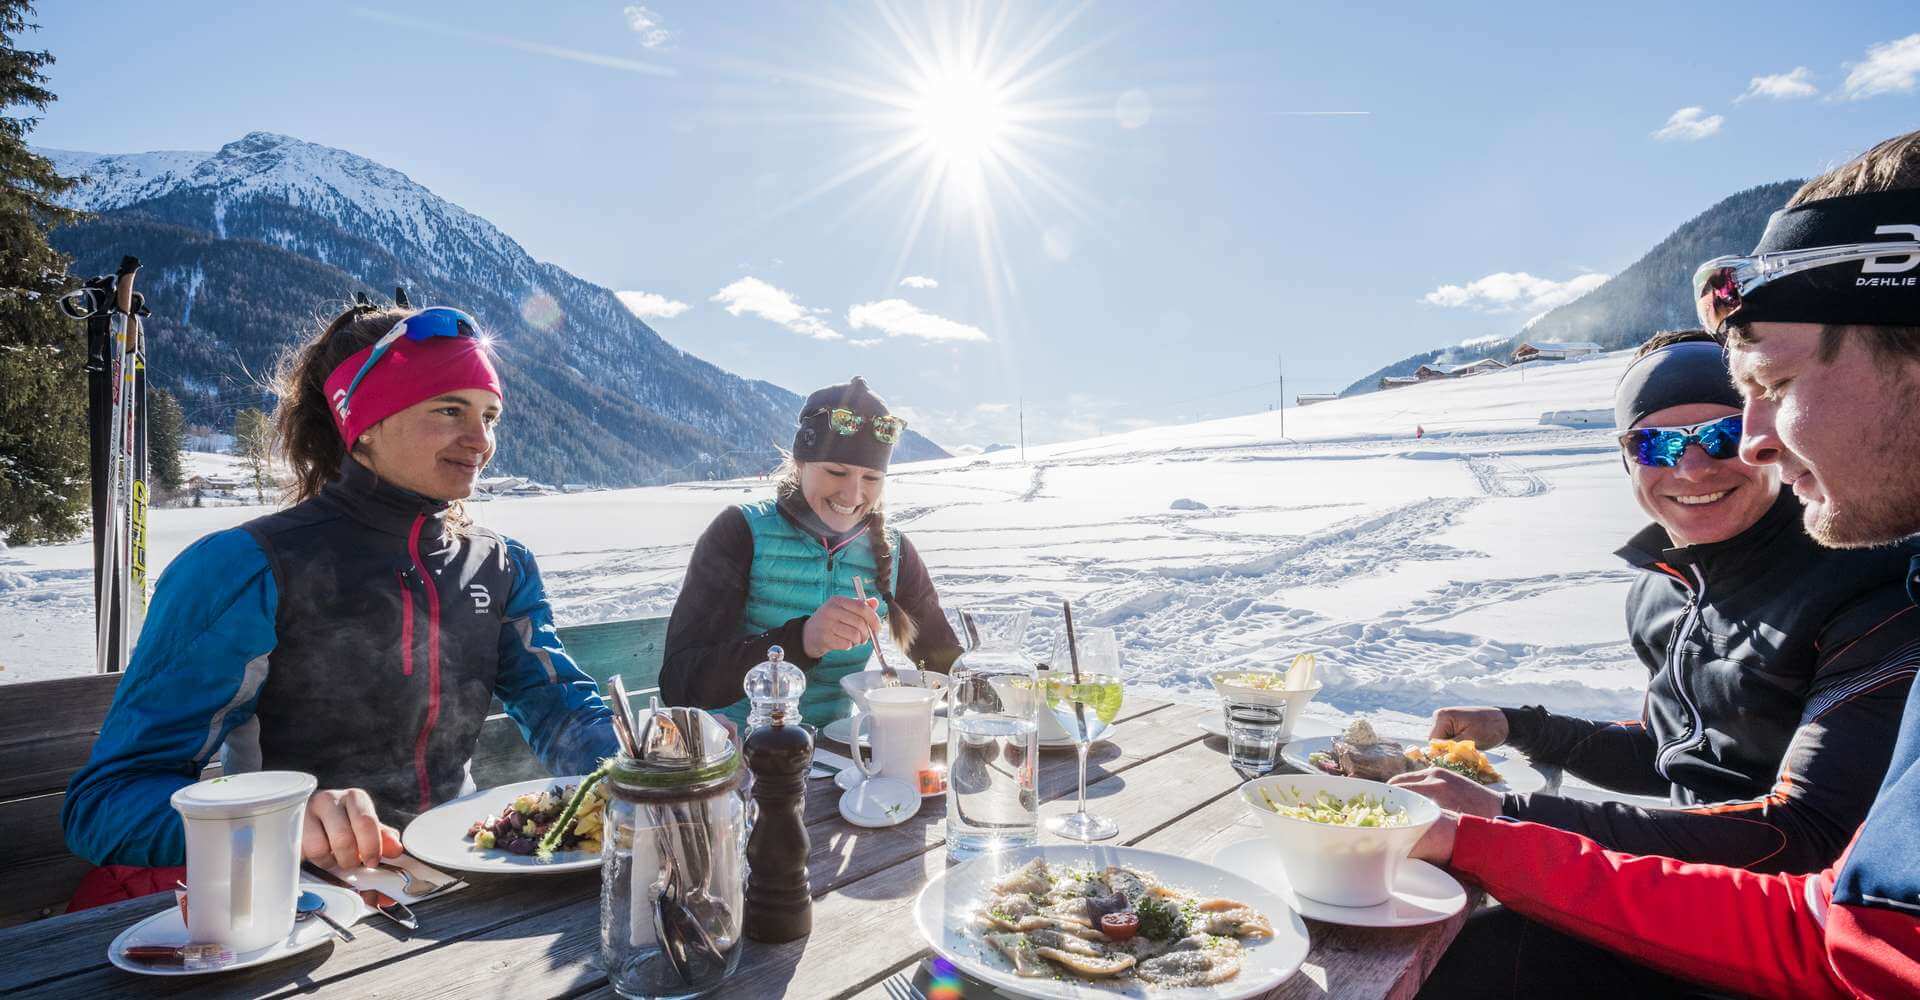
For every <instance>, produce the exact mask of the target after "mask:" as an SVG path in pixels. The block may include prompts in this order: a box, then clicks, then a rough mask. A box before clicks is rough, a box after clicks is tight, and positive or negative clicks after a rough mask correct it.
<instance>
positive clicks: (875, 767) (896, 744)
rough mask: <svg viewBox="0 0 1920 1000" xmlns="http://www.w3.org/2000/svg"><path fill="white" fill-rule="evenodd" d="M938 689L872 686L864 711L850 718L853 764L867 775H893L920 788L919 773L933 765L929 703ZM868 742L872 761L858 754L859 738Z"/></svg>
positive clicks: (932, 703) (890, 776) (937, 697)
mask: <svg viewBox="0 0 1920 1000" xmlns="http://www.w3.org/2000/svg"><path fill="white" fill-rule="evenodd" d="M940 700H941V692H939V691H936V690H933V689H931V688H916V687H897V688H874V689H872V690H870V691H868V692H867V711H866V712H865V713H863V714H861V715H857V716H855V717H854V720H853V763H854V766H856V767H858V768H860V773H861V774H864V775H866V776H867V777H869V778H893V779H895V780H897V781H904V782H906V783H907V787H909V788H919V787H920V772H922V771H926V770H929V769H930V768H932V766H933V706H934V704H935V703H937V702H939V701H940ZM862 735H865V736H866V738H867V740H868V742H869V743H870V744H871V750H872V762H871V763H869V762H868V760H867V759H866V758H865V757H862V756H861V755H860V738H861V736H862Z"/></svg>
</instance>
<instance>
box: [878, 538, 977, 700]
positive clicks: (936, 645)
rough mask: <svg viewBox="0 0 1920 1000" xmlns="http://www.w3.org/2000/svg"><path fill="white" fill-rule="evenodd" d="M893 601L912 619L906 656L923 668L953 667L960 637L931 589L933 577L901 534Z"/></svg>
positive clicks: (941, 671) (943, 669)
mask: <svg viewBox="0 0 1920 1000" xmlns="http://www.w3.org/2000/svg"><path fill="white" fill-rule="evenodd" d="M893 597H894V600H895V601H897V602H898V603H899V605H900V608H901V610H903V611H905V612H906V613H907V616H908V617H909V618H912V619H913V624H914V628H915V633H914V637H913V648H912V649H909V650H907V658H908V659H910V660H912V661H913V662H914V665H915V666H918V667H919V668H920V669H922V670H931V671H933V672H934V673H938V674H944V673H947V672H948V671H949V670H952V669H953V661H954V660H956V659H958V658H959V657H960V640H959V639H957V638H955V637H954V634H953V626H952V625H950V624H948V623H947V613H946V611H945V610H943V609H942V608H941V607H940V595H939V594H938V593H936V592H935V591H934V589H933V577H932V576H930V575H929V574H928V573H927V564H926V563H925V562H923V561H922V560H921V559H920V553H919V552H918V551H917V550H916V549H914V547H913V543H912V542H910V541H907V536H905V535H901V536H900V577H899V580H898V581H897V583H896V585H895V587H894V590H893Z"/></svg>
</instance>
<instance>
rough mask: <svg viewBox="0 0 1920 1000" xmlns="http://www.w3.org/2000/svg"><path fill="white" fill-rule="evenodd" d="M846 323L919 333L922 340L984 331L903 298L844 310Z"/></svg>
mask: <svg viewBox="0 0 1920 1000" xmlns="http://www.w3.org/2000/svg"><path fill="white" fill-rule="evenodd" d="M847 324H848V325H849V326H852V327H853V328H854V329H856V330H865V329H867V328H869V327H871V328H873V329H875V330H879V331H880V332H881V333H884V334H886V335H887V336H889V337H919V338H921V339H923V340H982V341H983V340H986V339H987V334H986V331H984V330H981V329H980V328H979V327H977V326H968V325H967V324H965V323H956V322H954V321H953V320H950V319H947V318H946V317H944V316H936V315H934V314H933V313H930V312H927V311H925V310H923V309H921V308H920V307H918V306H916V305H914V304H913V303H911V302H908V301H907V300H905V299H883V300H881V301H879V302H862V303H861V304H859V305H857V306H854V307H853V308H851V309H849V310H847Z"/></svg>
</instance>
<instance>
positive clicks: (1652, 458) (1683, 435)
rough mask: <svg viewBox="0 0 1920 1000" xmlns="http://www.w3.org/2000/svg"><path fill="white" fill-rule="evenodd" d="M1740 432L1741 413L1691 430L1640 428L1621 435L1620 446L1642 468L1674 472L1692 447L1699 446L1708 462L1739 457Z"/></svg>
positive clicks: (1690, 428) (1697, 425)
mask: <svg viewBox="0 0 1920 1000" xmlns="http://www.w3.org/2000/svg"><path fill="white" fill-rule="evenodd" d="M1740 428H1741V422H1740V414H1738V413H1735V414H1731V415H1729V416H1725V417H1721V418H1720V419H1718V420H1710V421H1708V422H1706V423H1704V424H1695V425H1693V426H1692V427H1640V428H1637V429H1635V430H1630V431H1628V432H1626V433H1625V434H1622V435H1620V446H1621V447H1623V448H1625V449H1626V451H1627V454H1629V455H1632V456H1633V460H1634V461H1636V462H1639V463H1640V464H1641V465H1645V466H1649V467H1651V468H1655V469H1671V468H1673V467H1674V466H1676V465H1679V464H1680V456H1682V455H1684V454H1686V452H1687V446H1688V445H1690V444H1697V445H1699V446H1700V450H1702V451H1704V452H1706V453H1707V457H1708V458H1714V459H1722V458H1732V457H1734V456H1735V455H1738V454H1740Z"/></svg>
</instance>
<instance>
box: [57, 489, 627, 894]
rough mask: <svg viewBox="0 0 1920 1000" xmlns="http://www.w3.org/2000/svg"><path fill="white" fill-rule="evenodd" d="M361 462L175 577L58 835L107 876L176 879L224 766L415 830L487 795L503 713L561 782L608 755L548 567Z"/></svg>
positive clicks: (607, 726) (199, 551)
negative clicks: (183, 798)
mask: <svg viewBox="0 0 1920 1000" xmlns="http://www.w3.org/2000/svg"><path fill="white" fill-rule="evenodd" d="M448 506H449V505H448V504H446V503H443V502H440V501H435V500H430V499H427V498H426V497H422V496H420V495H419V494H416V493H413V492H411V491H408V490H405V489H402V488H400V487H397V486H394V485H392V484H390V483H383V482H381V481H379V480H378V479H377V478H376V477H375V476H374V475H373V474H372V473H371V472H369V471H368V470H367V469H365V468H364V467H362V466H360V465H359V464H357V463H355V462H354V461H353V460H351V459H348V460H347V462H346V465H345V467H344V468H343V469H342V471H341V475H340V477H339V478H338V479H335V480H334V481H332V482H330V483H328V484H327V485H326V486H325V487H324V488H323V489H322V490H321V492H320V494H319V495H318V496H315V497H314V498H312V499H310V500H307V501H305V502H303V503H300V504H298V505H296V506H294V507H291V508H289V509H287V510H284V511H280V512H278V513H275V514H270V515H267V516H265V517H261V518H258V519H255V520H253V521H250V522H248V523H246V524H244V525H242V526H240V527H238V528H233V529H230V530H226V531H220V532H216V533H214V534H212V535H208V536H207V537H205V538H202V539H200V540H199V541H198V542H195V543H194V544H193V545H192V546H190V547H189V548H188V549H187V550H186V551H185V552H182V553H181V554H180V556H179V557H178V558H176V559H175V560H174V561H173V562H172V564H170V565H169V566H168V567H167V570H166V572H165V573H164V574H162V576H161V577H160V582H159V585H158V586H157V588H156V589H155V593H154V599H153V604H152V607H151V608H150V610H149V612H148V615H147V619H146V624H145V626H144V628H143V629H142V631H141V633H140V640H139V642H138V644H137V645H136V646H135V647H134V652H133V659H132V662H131V663H130V664H129V665H128V668H127V674H126V677H125V678H124V679H123V680H122V681H121V682H120V687H119V690H118V691H117V692H116V693H115V695H114V701H113V707H112V708H111V709H110V710H109V712H108V713H107V720H106V724H105V726H104V727H103V728H102V729H101V732H100V737H99V739H98V740H97V741H96V742H95V743H94V748H93V755H92V758H91V759H90V760H89V761H88V762H87V764H86V766H85V767H83V768H81V770H80V771H79V772H78V773H77V774H75V775H74V777H73V780H72V782H71V783H70V784H69V785H68V787H67V798H66V802H65V805H64V806H63V808H62V812H61V819H62V822H63V823H64V825H65V829H66V835H67V844H68V846H69V847H71V848H72V849H73V851H74V853H76V854H79V855H80V856H82V857H85V858H87V859H89V860H91V861H93V862H95V863H96V864H129V865H147V866H154V865H178V864H181V863H182V862H183V860H184V858H185V856H186V855H185V840H184V834H183V832H182V827H181V823H180V819H179V817H178V815H177V814H176V813H175V812H174V811H173V808H172V807H171V806H170V805H169V804H168V799H169V797H170V796H171V795H172V794H173V792H174V791H175V790H176V789H178V788H181V787H183V786H185V785H189V784H192V783H193V782H194V781H196V780H198V777H199V774H200V772H201V770H202V769H203V768H204V767H206V765H207V763H208V762H209V761H210V760H211V759H212V757H213V754H214V752H215V751H216V750H219V751H222V762H223V765H224V767H225V768H226V769H227V770H229V771H247V770H258V769H273V770H290V771H304V772H306V773H308V774H312V775H314V776H315V777H316V778H318V779H319V783H320V787H321V788H363V789H366V791H367V792H368V793H369V794H370V795H371V796H372V797H373V800H374V803H375V805H376V806H377V807H378V809H379V813H380V817H381V819H382V820H383V821H385V822H387V823H390V824H395V825H400V824H404V823H405V822H406V821H407V820H409V819H411V818H412V817H413V816H415V815H417V814H418V813H420V812H422V811H424V810H426V809H428V808H430V807H431V806H433V805H434V804H436V803H439V802H443V801H445V800H447V799H450V798H453V797H455V796H457V795H459V794H460V793H461V792H462V791H463V790H464V789H467V788H470V787H471V784H472V782H471V778H470V775H469V766H470V762H471V758H472V756H473V749H474V744H475V742H476V740H477V739H478V738H479V734H480V726H481V723H482V722H483V721H484V720H485V719H486V716H487V712H488V708H489V706H490V705H491V703H492V700H493V698H494V697H496V696H498V697H499V699H500V701H501V702H502V704H504V705H505V706H506V710H507V713H508V714H509V715H510V716H512V718H513V719H514V721H515V722H516V723H518V725H519V727H520V730H521V732H522V733H523V734H524V735H525V736H526V739H527V742H528V743H529V744H530V745H531V746H532V747H533V749H534V752H535V753H536V754H537V755H538V756H539V758H540V760H541V762H542V763H543V764H544V765H545V766H546V767H547V768H548V770H549V771H551V772H552V773H554V774H561V775H564V774H577V773H581V772H584V771H589V770H592V769H593V767H594V766H595V763H596V761H597V760H598V759H599V758H601V757H604V756H609V755H611V754H612V753H613V752H614V749H615V746H616V744H615V740H614V737H613V730H612V723H611V718H610V714H609V712H608V710H607V708H606V706H605V705H604V703H602V701H601V700H600V695H599V691H598V688H597V687H596V685H595V684H594V682H593V680H592V679H591V678H589V677H588V676H587V675H586V674H585V673H584V672H582V671H581V670H580V668H579V667H578V666H577V665H576V664H575V663H574V662H573V660H572V659H571V658H569V657H568V656H567V653H566V650H564V649H563V648H562V647H561V645H560V640H559V638H558V636H557V634H556V633H555V631H554V626H553V614H552V611H551V609H550V608H549V606H548V603H547V597H546V591H545V588H544V586H543V585H542V584H541V581H540V570H539V568H538V567H537V566H536V565H535V563H534V559H533V554H532V553H531V552H528V551H527V549H526V548H525V547H524V546H522V545H520V544H519V543H518V542H515V541H513V540H511V539H508V538H504V537H502V536H500V535H497V534H494V533H493V532H490V531H486V530H484V529H479V528H468V529H465V530H459V531H455V530H452V528H451V526H450V525H449V524H448V523H447V510H448Z"/></svg>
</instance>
